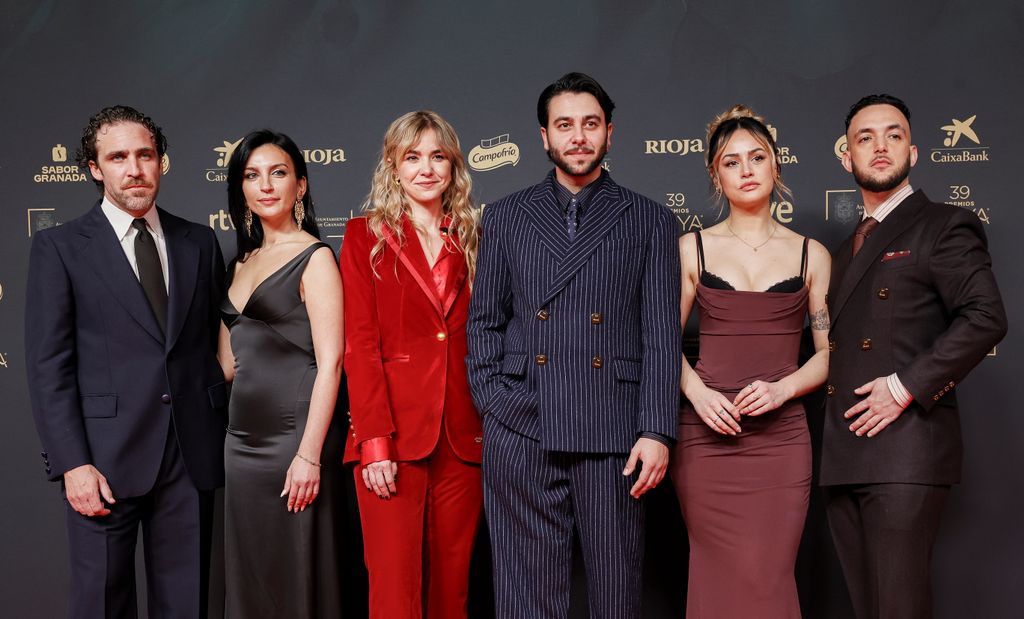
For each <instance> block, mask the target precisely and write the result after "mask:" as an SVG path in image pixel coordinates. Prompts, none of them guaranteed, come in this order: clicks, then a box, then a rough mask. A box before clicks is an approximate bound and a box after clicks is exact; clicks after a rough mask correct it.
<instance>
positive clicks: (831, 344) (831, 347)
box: [828, 340, 836, 352]
mask: <svg viewBox="0 0 1024 619" xmlns="http://www.w3.org/2000/svg"><path fill="white" fill-rule="evenodd" d="M835 349H836V341H835V340H829V341H828V351H829V352H834V351H835Z"/></svg>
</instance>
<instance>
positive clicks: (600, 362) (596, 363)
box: [590, 355, 604, 370]
mask: <svg viewBox="0 0 1024 619" xmlns="http://www.w3.org/2000/svg"><path fill="white" fill-rule="evenodd" d="M590 367H592V368H594V369H595V370H600V369H601V368H603V367H604V359H602V358H601V357H599V356H596V355H595V356H594V358H593V359H591V360H590Z"/></svg>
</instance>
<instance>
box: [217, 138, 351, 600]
mask: <svg viewBox="0 0 1024 619" xmlns="http://www.w3.org/2000/svg"><path fill="white" fill-rule="evenodd" d="M228 202H229V208H230V212H231V220H232V223H234V225H235V228H236V229H237V231H238V236H237V238H238V255H237V257H236V258H235V260H234V261H233V262H232V263H231V265H230V266H229V267H228V292H227V298H225V299H224V302H223V304H222V305H221V314H222V316H223V319H224V325H225V326H224V327H222V328H221V338H220V354H219V356H220V360H221V364H222V366H223V367H224V373H225V375H226V376H227V377H228V380H232V379H233V384H232V392H231V400H230V404H229V407H228V433H227V438H226V440H225V445H224V464H225V470H226V474H227V477H226V484H225V492H224V521H225V522H224V524H225V557H224V561H225V568H226V569H225V586H226V595H227V603H226V614H227V617H229V618H237V619H254V618H259V617H267V618H277V617H303V618H332V617H340V616H341V602H340V599H339V595H338V592H339V590H340V583H341V580H340V578H341V574H340V570H339V548H338V545H339V544H338V542H340V540H339V539H337V538H336V534H335V526H336V522H337V519H338V517H339V511H340V510H341V503H342V501H343V497H342V494H343V488H344V487H343V486H342V485H341V483H342V479H343V478H342V473H343V471H342V468H341V465H342V459H341V450H342V448H343V445H344V436H343V435H342V432H343V429H341V428H339V429H337V430H333V429H332V426H331V420H332V418H333V415H334V411H335V407H336V404H337V398H338V390H339V385H340V380H341V362H342V349H343V344H342V342H343V328H342V291H341V277H340V274H339V272H338V268H337V266H336V265H335V262H334V253H333V252H332V251H331V248H330V247H329V246H328V245H327V244H325V243H322V242H320V240H319V233H318V231H317V227H316V223H315V221H314V219H313V203H312V199H311V198H310V193H309V184H308V181H307V178H306V165H305V162H304V161H303V158H302V153H301V152H300V151H299V149H298V148H297V147H296V146H295V143H294V142H292V141H291V139H289V138H288V137H287V136H285V135H282V134H277V133H273V132H270V131H266V130H263V131H255V132H253V133H250V134H249V135H247V136H246V137H245V138H244V139H243V140H242V142H241V143H240V144H239V145H238V147H237V148H236V149H235V152H234V153H233V155H232V157H231V162H230V163H229V165H228Z"/></svg>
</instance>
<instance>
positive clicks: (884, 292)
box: [878, 288, 889, 301]
mask: <svg viewBox="0 0 1024 619" xmlns="http://www.w3.org/2000/svg"><path fill="white" fill-rule="evenodd" d="M878 298H879V299H882V300H883V301H884V300H886V299H888V298H889V289H888V288H879V289H878Z"/></svg>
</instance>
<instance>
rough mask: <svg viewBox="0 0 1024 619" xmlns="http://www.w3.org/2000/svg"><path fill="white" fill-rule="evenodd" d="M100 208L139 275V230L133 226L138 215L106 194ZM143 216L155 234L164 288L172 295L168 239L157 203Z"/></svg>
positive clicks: (136, 273) (133, 268)
mask: <svg viewBox="0 0 1024 619" xmlns="http://www.w3.org/2000/svg"><path fill="white" fill-rule="evenodd" d="M100 208H101V209H103V214H104V215H106V216H107V221H109V222H110V225H111V227H113V228H114V236H116V237H117V240H118V241H119V242H120V243H121V249H122V250H123V251H124V255H125V257H126V258H128V264H130V265H132V271H135V277H138V276H139V265H138V264H137V263H136V262H135V237H136V236H137V235H138V234H139V231H138V230H136V229H135V228H133V227H132V222H133V221H135V219H136V217H135V216H134V215H131V214H129V213H126V212H124V211H122V210H121V209H119V208H117V207H116V206H114V203H113V202H111V201H110V200H109V199H107V197H106V196H103V203H102V204H101V205H100ZM142 217H143V219H145V220H146V227H148V228H149V233H150V234H152V235H153V240H155V241H156V253H157V255H159V256H160V269H161V270H162V271H163V274H164V288H166V289H167V294H168V295H170V292H171V290H170V284H169V282H170V279H169V278H168V271H167V240H166V239H165V238H164V230H163V228H161V227H160V215H159V214H158V212H157V210H156V205H155V204H154V205H153V207H152V208H150V209H149V210H148V211H146V214H145V215H143V216H142Z"/></svg>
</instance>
